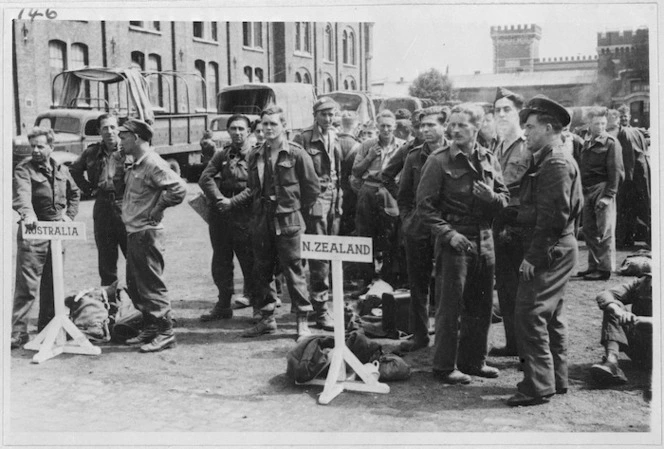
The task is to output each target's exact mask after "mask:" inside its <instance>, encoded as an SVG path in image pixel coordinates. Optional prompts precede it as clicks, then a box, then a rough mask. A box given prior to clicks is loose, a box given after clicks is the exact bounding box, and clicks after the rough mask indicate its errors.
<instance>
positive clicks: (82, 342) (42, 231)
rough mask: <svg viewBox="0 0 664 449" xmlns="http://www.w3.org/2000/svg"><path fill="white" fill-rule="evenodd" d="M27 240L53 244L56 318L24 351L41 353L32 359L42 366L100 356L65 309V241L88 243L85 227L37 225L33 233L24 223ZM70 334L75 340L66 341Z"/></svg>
mask: <svg viewBox="0 0 664 449" xmlns="http://www.w3.org/2000/svg"><path fill="white" fill-rule="evenodd" d="M21 231H22V232H23V238H24V239H36V240H50V241H51V261H52V262H53V301H54V309H55V316H54V317H53V319H52V320H51V322H50V323H48V325H47V326H46V327H45V328H44V329H43V330H42V331H41V332H40V333H39V335H37V337H35V338H34V340H32V341H30V342H29V343H26V344H25V345H24V346H23V347H24V348H25V349H29V350H31V351H39V352H37V354H35V355H34V357H32V361H33V362H34V363H41V362H43V361H45V360H48V359H50V358H52V357H55V356H56V355H58V354H62V353H63V352H65V353H69V354H88V355H99V354H101V349H100V348H98V347H97V346H93V345H92V343H90V342H89V341H88V339H87V337H86V336H85V334H83V332H81V331H80V330H79V329H78V328H77V327H76V326H75V325H74V323H72V322H71V320H70V319H69V317H68V316H67V309H66V307H65V288H64V270H63V263H62V241H63V240H85V223H77V222H64V221H38V222H37V227H36V228H35V229H34V230H32V231H30V230H27V229H26V228H25V224H23V223H21ZM67 334H68V335H69V336H70V337H71V338H72V339H71V340H70V341H67Z"/></svg>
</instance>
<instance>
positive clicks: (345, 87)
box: [344, 80, 348, 90]
mask: <svg viewBox="0 0 664 449" xmlns="http://www.w3.org/2000/svg"><path fill="white" fill-rule="evenodd" d="M344 90H348V80H344Z"/></svg>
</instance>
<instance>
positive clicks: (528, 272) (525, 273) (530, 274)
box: [519, 259, 535, 281]
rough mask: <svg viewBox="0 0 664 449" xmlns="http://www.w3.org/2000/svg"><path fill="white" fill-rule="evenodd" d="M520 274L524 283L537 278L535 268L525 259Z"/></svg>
mask: <svg viewBox="0 0 664 449" xmlns="http://www.w3.org/2000/svg"><path fill="white" fill-rule="evenodd" d="M519 274H520V275H521V279H523V280H524V281H530V280H531V279H533V278H534V277H535V266H534V265H533V264H531V263H530V262H528V261H527V260H526V259H523V261H522V262H521V266H520V267H519Z"/></svg>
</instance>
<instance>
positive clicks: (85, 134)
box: [12, 67, 209, 176]
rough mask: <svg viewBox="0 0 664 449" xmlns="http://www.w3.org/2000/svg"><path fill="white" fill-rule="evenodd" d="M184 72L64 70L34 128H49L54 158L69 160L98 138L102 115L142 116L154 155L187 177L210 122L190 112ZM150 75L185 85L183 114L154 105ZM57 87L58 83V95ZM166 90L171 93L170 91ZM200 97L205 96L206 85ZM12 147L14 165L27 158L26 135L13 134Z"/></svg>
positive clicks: (103, 68)
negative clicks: (148, 128)
mask: <svg viewBox="0 0 664 449" xmlns="http://www.w3.org/2000/svg"><path fill="white" fill-rule="evenodd" d="M186 75H190V74H186V73H178V72H172V71H166V72H141V71H140V70H139V69H137V68H133V67H131V68H107V67H96V68H94V67H86V68H82V69H76V70H67V71H64V72H62V73H59V74H58V75H56V76H55V77H54V79H53V83H52V90H51V94H52V103H53V106H51V109H49V110H48V111H44V112H42V113H40V114H38V116H37V119H36V120H35V126H45V127H49V128H51V129H53V131H54V132H55V142H54V152H53V157H54V158H55V159H56V160H58V161H60V162H62V163H65V164H70V163H72V162H73V161H74V160H76V158H77V157H78V156H79V155H80V154H81V152H82V151H83V150H84V149H85V148H86V147H87V146H88V145H90V144H91V143H95V142H98V141H100V140H101V136H100V135H99V131H98V123H97V119H98V118H99V116H100V115H102V114H105V113H112V114H115V115H117V117H118V119H119V122H120V123H122V122H124V121H125V120H126V119H127V118H129V117H134V118H137V119H140V120H145V121H147V122H149V123H151V124H152V127H153V128H154V137H153V139H152V142H151V143H152V146H153V147H154V148H155V149H156V151H157V153H158V154H160V155H161V156H162V157H163V158H164V159H165V160H166V161H167V162H168V163H169V165H170V166H171V168H173V170H175V171H176V172H177V173H178V174H180V173H181V174H183V175H185V176H186V174H187V169H188V167H189V166H191V165H193V164H196V163H197V162H200V157H201V152H200V144H199V141H200V139H201V137H202V136H203V132H204V131H205V129H207V128H208V123H209V115H208V114H207V113H201V112H190V107H189V89H188V83H187V81H186V78H185V76H186ZM149 77H160V78H166V79H172V80H173V81H172V83H173V84H175V83H177V86H178V88H179V89H180V90H181V89H182V88H183V87H184V93H183V95H182V97H183V98H185V99H186V100H185V101H184V103H185V104H181V105H180V106H179V109H180V110H181V111H183V112H175V113H173V112H170V111H166V110H164V109H163V108H155V107H154V106H153V105H152V103H151V102H150V98H151V97H150V82H149ZM168 83H171V81H169V82H168ZM56 86H61V92H60V94H59V96H58V98H56ZM203 86H204V83H203ZM169 87H170V85H169ZM166 90H167V91H168V92H169V93H170V92H171V91H172V90H173V89H170V88H169V89H166ZM203 98H207V96H206V93H205V88H203ZM169 100H170V99H169ZM171 103H174V104H178V102H176V101H174V102H170V101H169V104H171ZM179 103H182V101H180V102H179ZM12 147H13V148H12V149H13V163H14V166H15V165H16V164H17V163H18V162H19V161H20V160H22V159H23V158H25V157H28V156H30V153H31V150H30V145H29V142H28V139H27V136H25V135H20V136H17V137H15V138H14V139H13V142H12Z"/></svg>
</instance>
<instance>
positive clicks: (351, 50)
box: [348, 30, 356, 65]
mask: <svg viewBox="0 0 664 449" xmlns="http://www.w3.org/2000/svg"><path fill="white" fill-rule="evenodd" d="M348 63H349V64H352V65H355V63H356V62H355V33H353V31H352V30H350V31H348Z"/></svg>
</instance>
